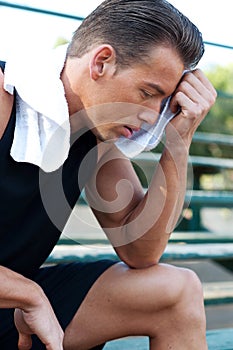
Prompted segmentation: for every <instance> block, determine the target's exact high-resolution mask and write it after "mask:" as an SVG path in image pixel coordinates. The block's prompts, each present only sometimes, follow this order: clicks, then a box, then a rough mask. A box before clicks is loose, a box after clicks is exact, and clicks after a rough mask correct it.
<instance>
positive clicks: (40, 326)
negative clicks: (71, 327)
mask: <svg viewBox="0 0 233 350" xmlns="http://www.w3.org/2000/svg"><path fill="white" fill-rule="evenodd" d="M0 308H15V309H16V312H15V324H16V327H17V329H18V332H19V349H25V348H27V349H30V348H31V334H37V336H38V337H39V338H40V339H41V341H42V342H43V343H44V344H45V346H46V349H47V350H62V349H63V347H62V342H63V331H62V329H61V327H60V325H59V323H58V321H57V319H56V316H55V314H54V312H53V310H52V307H51V305H50V303H49V301H48V299H47V297H46V296H45V294H44V292H43V290H42V289H41V288H40V286H39V285H37V284H36V283H35V282H33V281H31V280H30V279H27V278H25V277H23V276H22V275H20V274H18V273H16V272H14V271H12V270H10V269H7V268H5V267H3V266H0Z"/></svg>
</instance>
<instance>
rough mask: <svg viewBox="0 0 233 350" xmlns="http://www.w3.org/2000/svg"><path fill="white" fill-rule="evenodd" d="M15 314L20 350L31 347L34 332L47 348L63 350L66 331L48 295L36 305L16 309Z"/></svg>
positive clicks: (49, 349)
mask: <svg viewBox="0 0 233 350" xmlns="http://www.w3.org/2000/svg"><path fill="white" fill-rule="evenodd" d="M14 316H15V325H16V328H17V330H18V332H19V341H18V348H19V350H29V349H31V347H32V340H31V335H32V334H36V335H37V336H38V337H39V339H40V340H41V341H42V343H43V344H44V345H45V346H46V349H47V350H63V345H62V344H63V337H64V333H63V330H62V328H61V326H60V325H59V323H58V320H57V318H56V316H55V314H54V311H53V309H52V307H51V305H50V303H49V301H48V300H47V298H46V297H44V298H43V301H42V302H40V303H39V305H37V306H35V307H30V308H28V309H27V310H21V309H16V310H15V315H14Z"/></svg>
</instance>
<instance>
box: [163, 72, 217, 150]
mask: <svg viewBox="0 0 233 350" xmlns="http://www.w3.org/2000/svg"><path fill="white" fill-rule="evenodd" d="M216 97H217V93H216V91H215V89H214V87H213V86H212V84H211V83H210V81H209V80H208V79H207V77H206V76H205V75H204V74H203V72H202V71H201V70H200V69H196V70H194V71H192V72H188V73H186V74H185V75H184V76H183V78H182V80H181V82H180V84H179V85H178V87H177V89H176V91H175V93H174V96H173V98H172V100H171V104H170V108H171V110H172V111H173V112H176V111H177V110H178V108H179V109H180V112H179V113H178V115H177V116H176V117H175V118H174V119H173V120H172V121H171V125H172V126H174V127H175V129H176V130H177V131H178V133H179V136H181V138H182V140H183V141H185V142H186V144H187V142H188V144H190V143H191V140H192V136H193V134H194V132H195V131H196V129H197V127H198V126H199V124H200V123H201V121H202V120H203V119H204V117H205V116H206V114H207V113H208V111H209V110H210V108H211V107H212V106H213V104H214V102H215V99H216ZM171 129H172V128H169V127H168V132H167V130H166V132H167V137H168V139H169V138H171V140H170V141H172V137H174V133H172V130H171ZM169 131H170V132H169Z"/></svg>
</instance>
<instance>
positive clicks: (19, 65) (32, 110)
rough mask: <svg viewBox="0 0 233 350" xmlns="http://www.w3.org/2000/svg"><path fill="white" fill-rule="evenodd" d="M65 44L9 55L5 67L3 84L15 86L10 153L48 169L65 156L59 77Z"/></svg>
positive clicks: (64, 109) (65, 115) (67, 127)
mask: <svg viewBox="0 0 233 350" xmlns="http://www.w3.org/2000/svg"><path fill="white" fill-rule="evenodd" d="M66 50H67V47H66V45H64V46H61V47H58V48H57V49H55V50H51V51H50V52H46V53H45V52H42V51H38V52H33V53H31V52H30V53H28V52H27V50H26V49H22V52H23V55H13V56H12V57H10V58H9V59H8V60H7V63H6V67H5V78H4V88H5V90H6V91H8V92H9V93H11V94H13V91H14V88H15V90H16V127H15V133H14V140H13V144H12V147H11V156H12V157H13V158H14V159H15V160H16V161H18V162H28V163H32V164H35V165H38V166H39V167H41V168H42V169H43V170H44V171H47V172H51V171H54V170H56V169H57V168H59V166H61V165H62V164H63V163H64V161H65V159H66V158H67V155H68V152H69V147H70V124H69V112H68V105H67V102H66V98H65V92H64V87H63V84H62V81H61V80H60V73H61V71H62V69H63V66H64V62H65V58H66Z"/></svg>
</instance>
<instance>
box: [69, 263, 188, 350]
mask: <svg viewBox="0 0 233 350" xmlns="http://www.w3.org/2000/svg"><path fill="white" fill-rule="evenodd" d="M186 271H187V270H184V269H180V268H176V267H174V266H170V265H165V264H159V265H155V266H152V267H149V268H145V269H131V268H129V267H127V266H126V265H125V264H123V263H118V264H116V265H114V266H112V267H111V268H110V269H108V270H107V271H105V272H104V273H103V274H102V275H101V276H100V278H99V279H98V280H97V281H96V282H95V284H94V285H93V286H92V288H91V289H90V290H89V292H88V294H87V296H86V298H85V300H84V302H83V303H82V305H81V306H80V308H79V310H78V312H77V313H76V315H75V316H74V318H73V320H72V322H71V323H70V324H69V326H68V327H67V329H66V332H65V344H67V345H70V344H71V345H72V346H73V344H77V348H80V349H88V348H91V347H92V346H93V345H95V344H100V343H102V342H106V341H108V340H111V339H115V338H119V337H124V336H128V335H145V334H146V335H150V334H149V333H150V329H151V321H153V323H154V324H156V323H157V324H159V322H160V321H161V314H162V313H164V310H165V309H166V310H168V309H169V307H170V306H172V305H174V303H175V302H176V300H178V298H179V297H180V293H181V292H182V289H183V288H184V285H185V283H186V282H187V278H186V277H187V272H186ZM171 286H172V288H171ZM148 315H150V317H149V318H148ZM148 320H150V322H149V323H148ZM77 330H79V333H77ZM90 330H91V332H90Z"/></svg>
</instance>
